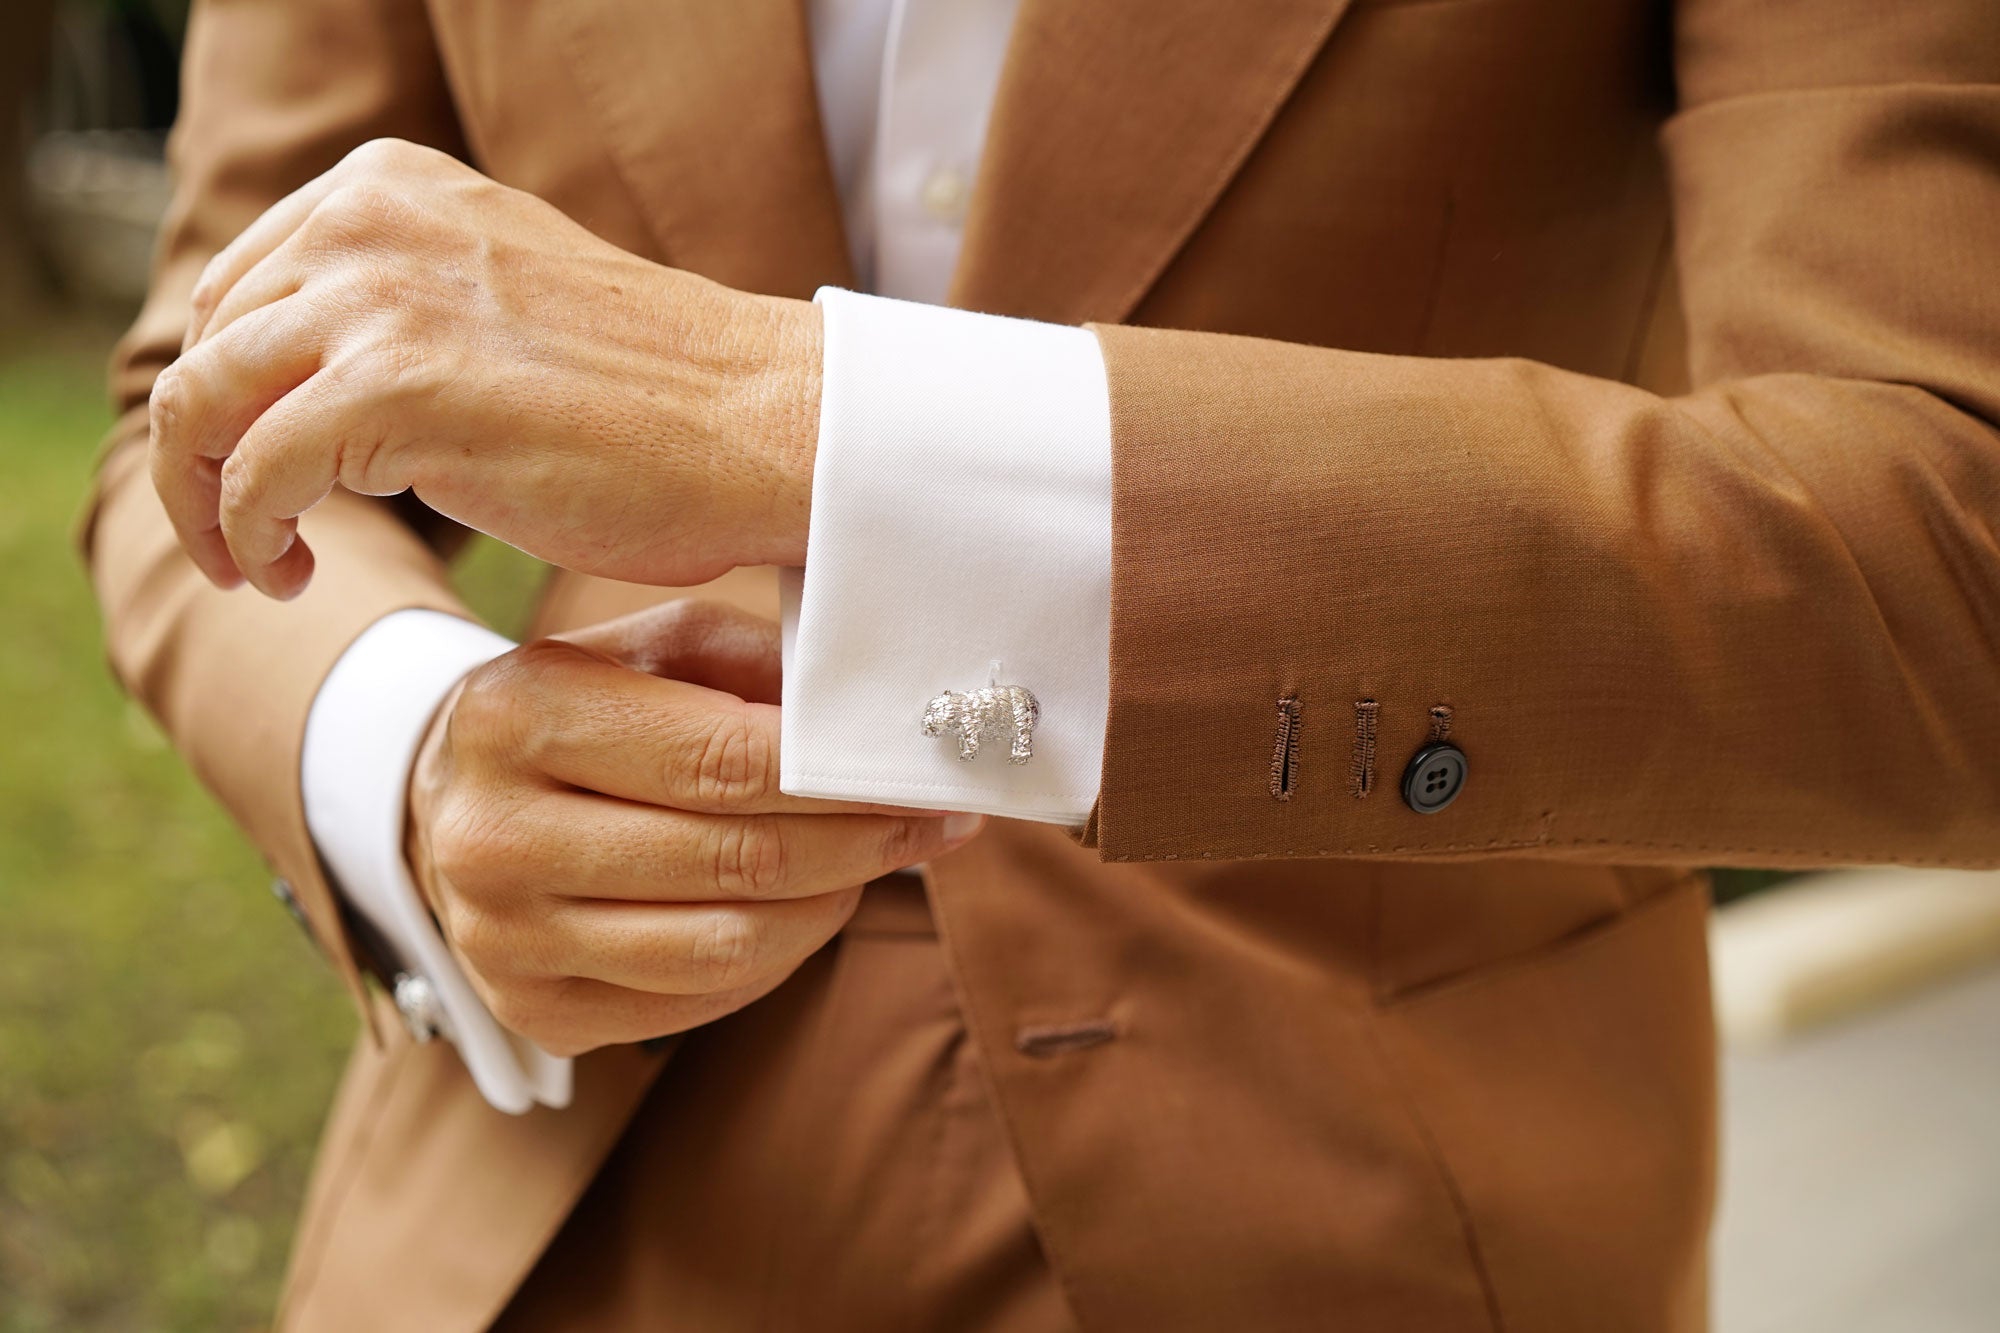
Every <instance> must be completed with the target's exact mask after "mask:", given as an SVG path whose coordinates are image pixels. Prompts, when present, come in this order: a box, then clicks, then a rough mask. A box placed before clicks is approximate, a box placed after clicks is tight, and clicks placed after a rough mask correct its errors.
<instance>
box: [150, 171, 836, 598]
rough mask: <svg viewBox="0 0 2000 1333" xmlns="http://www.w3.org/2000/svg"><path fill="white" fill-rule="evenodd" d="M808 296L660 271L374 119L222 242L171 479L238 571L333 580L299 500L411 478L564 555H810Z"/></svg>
mask: <svg viewBox="0 0 2000 1333" xmlns="http://www.w3.org/2000/svg"><path fill="white" fill-rule="evenodd" d="M819 377H820V324H819V312H818V311H817V309H815V308H814V307H813V306H812V305H811V304H810V303H808V302H804V301H795V300H784V299H779V298H773V297H759V296H751V295H746V294H744V293H741V292H737V291H732V290H730V289H729V288H726V287H721V286H718V285H717V284H715V283H712V282H708V281H706V280H704V279H701V278H697V277H694V276H692V275H690V274H686V273H681V272H678V271H675V270H673V269H668V268H664V267H662V266H660V265H658V264H654V263H651V262H649V261H647V260H643V259H640V258H638V257H636V256H634V255H631V254H628V253H626V252H625V251H623V250H620V249H618V248H617V247H615V246H612V245H610V244H608V243H606V242H605V241H603V240H600V239H599V238H597V237H596V236H593V235H592V234H591V233H590V232H588V231H586V230H584V229H583V228H582V227H580V226H578V225H577V224H576V223H574V222H572V221H570V220H569V219H568V218H567V217H565V216H563V214H561V213H560V212H558V211H557V210H556V209H555V208H553V207H551V206H550V205H548V204H546V203H544V202H542V201H541V200H539V199H537V198H535V197H534V196H532V195H529V194H526V193H523V192H522V191H519V190H514V189H510V188H508V187H506V186H504V185H500V184H498V183H496V182H494V181H492V180H489V179H488V178H486V177H485V176H482V175H480V174H479V173H478V172H476V171H474V170H473V169H472V168H470V167H468V166H466V165H464V164H463V163H461V162H458V161H457V160H455V159H453V158H451V157H448V156H446V155H445V154H442V153H439V152H436V151H434V150H432V149H428V148H421V147H418V146H415V145H413V144H408V143H402V142H399V141H395V140H378V141H376V142H373V143H370V144H367V145H364V146H363V147H361V148H359V149H356V150H355V151H354V152H353V153H351V154H349V155H348V157H347V158H346V159H345V160H344V161H342V162H341V163H340V165H338V166H336V167H335V168H333V169H332V170H331V171H329V172H327V173H326V174H325V175H324V176H321V177H320V178H319V179H318V180H315V181H313V182H312V183H311V184H309V185H306V186H305V187H303V188H302V189H300V190H299V191H298V192H297V193H295V194H293V195H291V196H290V197H288V198H286V199H285V200H283V201H282V202H280V203H278V204H276V205H275V206H273V207H272V208H271V209H270V211H269V212H267V213H265V214H264V216H263V217H261V218H260V219H258V221H256V222H255V223H253V224H251V226H250V227H249V228H248V229H247V230H246V231H245V232H244V233H243V234H242V235H241V236H239V237H238V238H237V239H236V240H235V241H234V242H233V243H232V244H231V245H230V246H229V247H228V248H227V249H225V250H224V251H222V253H221V254H219V255H217V256H216V257H215V259H214V260H213V261H212V262H211V263H210V264H209V266H208V268H207V270H206V272H204V273H203V275H202V278H201V281H200V283H199V284H198V285H197V287H196V289H195V292H194V298H193V317H192V319H191V321H190V323H189V327H188V333H187V338H186V342H185V344H184V347H183V352H182V355H181V357H180V359H179V360H178V361H176V362H175V363H174V364H173V365H172V366H169V367H168V368H167V369H166V371H165V372H163V373H162V374H161V376H160V378H159V381H158V383H157V385H156V386H155V388H154V390H153V397H152V471H153V482H154V485H155V487H156V488H157V489H158V491H159V493H160V498H161V500H162V501H163V502H164V503H165V505H166V509H167V513H168V515H169V516H170V517H171V518H172V520H173V523H174V526H175V529H176V531H177V532H178V533H179V535H180V538H181V541H182V543H183V545H185V546H186V548H187V550H188V552H189V554H190V555H191V556H192V557H193V558H194V560H195V563H196V564H197V565H199V566H200V568H201V570H202V572H203V573H204V574H206V575H207V576H208V577H209V578H210V579H211V580H212V581H214V582H215V583H217V584H218V585H220V586H223V587H234V586H236V585H237V584H238V583H240V582H242V581H243V580H245V579H247V580H248V581H249V582H250V583H252V584H253V585H255V586H256V587H257V588H259V589H260V590H262V591H263V592H266V593H268V594H270V595H272V596H275V597H290V596H294V595H296V594H297V593H298V592H300V591H301V590H303V589H304V587H305V586H306V583H307V581H308V580H309V579H310V578H311V577H312V553H311V552H310V551H309V550H308V549H307V547H306V545H305V543H304V542H302V541H300V540H299V538H298V523H297V519H298V515H300V514H302V513H304V512H305V511H306V510H307V509H310V508H311V507H312V506H313V505H314V504H316V503H318V502H319V501H320V500H321V499H322V498H323V497H324V496H325V495H326V494H327V492H328V491H329V490H331V489H332V488H333V487H334V486H335V485H340V486H344V487H346V488H347V489H348V490H351V491H358V492H361V493H364V494H369V495H390V494H395V493H397V492H400V491H403V490H406V489H408V490H414V491H415V492H416V494H417V496H418V497H419V498H420V499H422V500H424V501H425V502H426V503H428V504H429V505H431V507H433V508H434V509H437V510H439V511H440V512H442V513H444V514H447V515H449V516H450V517H452V518H455V519H457V520H459V521H460V522H462V523H465V524H466V525H468V526H470V527H473V528H477V529H479V530H480V531H482V532H486V533H489V534H491V535H493V536H496V537H499V538H501V539H502V540H504V541H507V542H510V543H512V544H513V545H515V546H518V547H520V548H522V549H523V550H526V551H528V552H530V553H531V554H534V555H537V556H539V557H541V558H542V559H544V560H548V561H551V562H553V563H555V564H559V565H563V566H565V567H567V568H570V569H575V570H579V571H581V572H584V573H591V574H601V575H605V576H607V577H611V578H618V579H625V580H629V581H633V582H640V583H654V584H693V583H700V582H704V581H706V580H707V579H709V578H712V577H714V576H715V575H717V574H720V573H722V572H724V571H726V570H728V569H730V568H732V567H734V566H737V565H744V564H799V563H802V562H803V559H804V555H805V539H806V518H807V513H808V509H809V504H810V497H811V466H812V456H813V449H814V444H815V437H816V432H817V428H818V420H819Z"/></svg>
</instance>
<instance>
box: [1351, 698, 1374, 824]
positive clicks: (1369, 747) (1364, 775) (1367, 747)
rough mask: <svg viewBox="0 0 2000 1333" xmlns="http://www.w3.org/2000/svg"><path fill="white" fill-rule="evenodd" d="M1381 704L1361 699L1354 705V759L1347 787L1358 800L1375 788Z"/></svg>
mask: <svg viewBox="0 0 2000 1333" xmlns="http://www.w3.org/2000/svg"><path fill="white" fill-rule="evenodd" d="M1381 707H1382V706H1381V705H1380V704H1378V703H1376V702H1375V701H1374V700H1373V699H1360V700H1357V701H1356V702H1355V705H1354V759H1353V762H1352V764H1351V765H1350V767H1349V770H1348V775H1347V789H1348V790H1349V791H1351V792H1353V793H1354V797H1355V799H1356V800H1359V799H1361V798H1362V797H1364V796H1366V795H1367V794H1368V793H1369V792H1371V791H1374V790H1375V719H1376V715H1377V714H1378V713H1379V712H1380V711H1381Z"/></svg>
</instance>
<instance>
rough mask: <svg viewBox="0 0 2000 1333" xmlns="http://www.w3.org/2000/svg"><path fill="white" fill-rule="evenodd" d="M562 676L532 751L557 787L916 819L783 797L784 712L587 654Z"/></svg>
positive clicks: (635, 797)
mask: <svg viewBox="0 0 2000 1333" xmlns="http://www.w3.org/2000/svg"><path fill="white" fill-rule="evenodd" d="M552 647H555V645H552ZM560 674H561V684H560V685H558V686H557V687H556V688H554V689H552V690H550V691H549V692H548V693H547V695H546V696H545V701H544V711H543V716H542V717H541V718H540V719H538V720H537V722H536V723H535V724H534V725H535V727H536V733H535V735H534V737H533V740H532V745H531V747H530V750H529V752H530V753H531V755H532V763H533V765H534V767H535V769H536V770H537V771H539V772H540V773H541V774H543V775H544V776H546V777H548V778H551V779H553V780H554V781H556V782H560V783H564V784H567V785H568V786H572V787H579V788H582V789H583V790H586V791H594V792H599V793H602V794H603V795H606V796H616V797H620V798H622V799H624V800H628V801H643V802H645V803H647V804H648V805H657V806H664V807H667V808H670V809H675V810H687V811H692V812H696V813H701V814H726V815H749V814H815V815H830V814H875V815H879V814H890V815H908V814H910V813H912V811H911V810H909V809H907V808H905V807H902V806H891V805H880V804H874V803H870V802H862V801H826V800H820V799H818V798H815V797H808V796H787V795H785V794H784V793H783V792H781V791H779V790H778V743H779V718H780V716H781V714H780V712H779V710H778V708H777V707H775V706H774V705H771V704H758V703H746V702H745V701H743V700H742V699H739V698H737V697H736V696H735V695H733V694H727V693H724V692H723V691H721V690H712V689H708V688H705V687H704V686H700V685H691V684H688V683H686V682H684V681H677V680H663V679H661V678H659V677H657V676H649V675H646V674H645V673H643V672H639V671H634V670H632V669H630V668H628V667H622V666H619V665H617V664H616V663H613V662H609V661H606V660H604V659H603V658H600V657H595V656H590V655H588V654H586V653H584V652H582V651H576V652H575V655H574V657H573V659H572V660H570V661H569V662H567V663H566V664H565V665H564V667H563V669H562V671H561V673H560ZM466 702H467V701H466V700H465V699H461V700H460V703H459V708H460V709H463V708H464V707H465V706H466ZM474 706H475V707H476V706H477V705H476V702H475V705H474ZM503 706H506V705H504V704H503ZM917 813H922V814H936V815H938V816H940V817H942V815H943V813H944V812H943V811H918V812H917Z"/></svg>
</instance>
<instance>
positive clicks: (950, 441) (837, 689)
mask: <svg viewBox="0 0 2000 1333" xmlns="http://www.w3.org/2000/svg"><path fill="white" fill-rule="evenodd" d="M816 299H817V301H818V303H819V306H820V309H821V312H822V316H823V318H824V321H825V339H826V341H825V353H824V356H825V361H824V371H823V376H822V388H821V398H820V425H819V448H818V455H817V457H816V459H815V461H814V464H813V489H812V527H811V530H810V533H809V536H808V543H807V550H806V565H805V569H804V571H803V573H801V572H799V571H788V572H787V574H786V577H785V578H784V580H783V582H782V584H781V588H782V592H783V607H784V629H785V634H784V651H785V683H784V713H783V720H782V727H783V731H782V737H781V741H780V746H779V763H780V769H781V773H780V783H781V786H782V787H783V789H784V790H785V791H786V792H787V793H789V794H791V795H794V796H817V797H826V798H832V799H840V800H861V801H878V802H886V803H890V804H895V805H906V806H915V807H918V808H924V809H934V810H968V811H975V812H978V813H980V814H989V815H999V816H1004V817H1009V818H1016V819H1033V820H1040V821H1043V822H1047V823H1059V824H1080V823H1082V822H1083V821H1084V820H1085V819H1086V818H1087V817H1088V815H1089V813H1090V808H1091V806H1092V805H1093V804H1094V803H1095V801H1096V799H1097V790H1098V784H1099V777H1100V770H1101V769H1102V766H1103V759H1104V724H1105V718H1106V714H1107V712H1108V709H1109V694H1110V684H1109V678H1110V655H1111V647H1110V644H1111V409H1110V390H1109V388H1108V386H1107V384H1106V382H1105V372H1104V358H1103V354H1102V352H1101V351H1100V350H1099V348H1098V343H1097V339H1096V337H1095V336H1094V335H1093V334H1091V333H1090V332H1089V331H1088V330H1086V329H1079V328H1070V327H1066V326H1062V325H1055V324H1037V323H1032V322H1029V321H1026V320H1017V319H1006V318H1001V317H999V316H995V315H980V314H973V313H970V312H967V311H962V310H950V309H946V308H943V307H939V306H928V305H921V304H917V303H913V302H907V301H893V300H887V299H884V298H882V297H874V296H863V295H859V294H857V293H854V292H848V291H841V290H838V289H834V288H825V289H822V290H821V291H820V293H819V295H818V297H817V298H816ZM995 662H997V663H998V664H999V666H998V669H997V672H996V671H995V669H994V666H993V664H994V663H995ZM989 684H999V685H1003V686H1020V687H1023V688H1025V689H1027V690H1029V691H1032V692H1033V694H1034V696H1035V698H1036V700H1037V701H1038V703H1039V710H1040V716H1039V720H1038V722H1037V723H1036V725H1035V728H1034V739H1033V750H1034V753H1033V757H1032V758H1031V759H1029V760H1027V761H1026V762H1025V763H1018V764H1017V763H1010V762H1008V759H1009V747H1008V746H1007V745H1006V744H1004V743H999V744H989V745H988V746H987V747H986V748H985V749H984V750H983V751H982V752H981V753H980V754H979V755H978V757H976V758H974V759H970V760H962V759H960V758H959V745H958V743H957V741H956V740H955V739H954V738H953V737H951V736H949V735H936V736H926V735H925V734H924V728H923V722H924V716H925V707H926V705H927V703H928V702H929V701H930V700H931V699H932V698H933V697H935V696H937V695H939V694H941V693H943V692H945V691H948V690H949V691H973V690H979V689H982V688H983V687H986V686H987V685H989Z"/></svg>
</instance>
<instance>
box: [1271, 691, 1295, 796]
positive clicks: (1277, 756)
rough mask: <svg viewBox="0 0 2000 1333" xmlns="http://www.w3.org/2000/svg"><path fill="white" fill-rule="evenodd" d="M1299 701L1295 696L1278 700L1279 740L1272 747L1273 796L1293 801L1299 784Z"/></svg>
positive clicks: (1287, 696)
mask: <svg viewBox="0 0 2000 1333" xmlns="http://www.w3.org/2000/svg"><path fill="white" fill-rule="evenodd" d="M1299 711H1300V710H1299V701H1298V698H1297V697H1296V696H1294V695H1290V694H1288V695H1286V696H1285V697H1284V698H1282V699H1280V700H1278V739H1277V741H1276V743H1274V744H1273V745H1272V747H1271V795H1273V796H1275V797H1276V798H1277V799H1279V800H1281V801H1289V800H1291V799H1292V790H1293V788H1295V787H1297V786H1298V783H1299Z"/></svg>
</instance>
